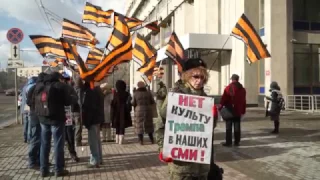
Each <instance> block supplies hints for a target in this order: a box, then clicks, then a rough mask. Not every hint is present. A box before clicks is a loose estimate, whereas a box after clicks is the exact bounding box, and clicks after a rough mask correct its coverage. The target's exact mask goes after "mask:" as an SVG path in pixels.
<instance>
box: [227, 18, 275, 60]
mask: <svg viewBox="0 0 320 180" xmlns="http://www.w3.org/2000/svg"><path fill="white" fill-rule="evenodd" d="M231 35H232V36H234V37H236V38H238V39H240V40H242V41H243V42H244V43H245V44H246V46H247V59H248V62H249V64H251V63H254V62H256V61H258V60H260V59H264V58H268V57H271V55H270V53H269V52H268V50H267V47H266V46H265V44H264V43H263V42H262V39H261V38H260V36H259V35H258V33H257V32H256V30H255V29H254V27H253V25H252V24H251V22H250V21H249V19H248V18H247V16H246V15H245V14H242V16H241V17H240V19H239V20H238V22H237V24H236V26H235V27H234V28H233V30H232V33H231Z"/></svg>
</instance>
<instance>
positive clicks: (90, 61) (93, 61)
mask: <svg viewBox="0 0 320 180" xmlns="http://www.w3.org/2000/svg"><path fill="white" fill-rule="evenodd" d="M103 54H104V53H103V49H99V48H93V49H91V50H90V51H89V54H88V57H87V61H86V66H87V68H88V70H92V69H94V68H95V67H96V66H97V65H98V64H100V62H101V61H102V56H103Z"/></svg>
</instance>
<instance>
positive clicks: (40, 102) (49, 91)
mask: <svg viewBox="0 0 320 180" xmlns="http://www.w3.org/2000/svg"><path fill="white" fill-rule="evenodd" d="M54 91H55V88H54V87H53V83H50V84H46V85H45V86H44V88H43V89H42V90H41V91H40V92H38V93H37V94H36V95H35V113H36V114H37V115H38V116H46V117H49V116H52V115H53V114H54V113H55V112H56V111H55V101H54V94H55V92H54Z"/></svg>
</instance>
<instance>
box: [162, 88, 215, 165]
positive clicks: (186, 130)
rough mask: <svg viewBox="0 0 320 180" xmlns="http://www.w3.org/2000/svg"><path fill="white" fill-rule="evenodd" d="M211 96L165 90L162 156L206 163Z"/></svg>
mask: <svg viewBox="0 0 320 180" xmlns="http://www.w3.org/2000/svg"><path fill="white" fill-rule="evenodd" d="M213 105H214V99H213V98H209V97H203V96H194V95H188V94H179V93H173V92H169V93H168V106H167V118H166V125H165V134H164V146H163V156H164V157H171V158H172V159H173V160H179V161H186V162H194V163H201V164H210V158H211V145H212V133H213V115H212V107H213Z"/></svg>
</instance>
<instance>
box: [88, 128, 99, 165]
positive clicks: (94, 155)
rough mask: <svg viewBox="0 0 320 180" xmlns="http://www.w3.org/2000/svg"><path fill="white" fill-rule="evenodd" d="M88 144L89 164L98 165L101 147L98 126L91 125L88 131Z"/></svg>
mask: <svg viewBox="0 0 320 180" xmlns="http://www.w3.org/2000/svg"><path fill="white" fill-rule="evenodd" d="M88 143H89V147H90V152H91V155H90V164H92V165H99V164H100V163H102V146H101V138H100V125H99V124H95V125H91V126H90V128H89V129H88Z"/></svg>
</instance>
